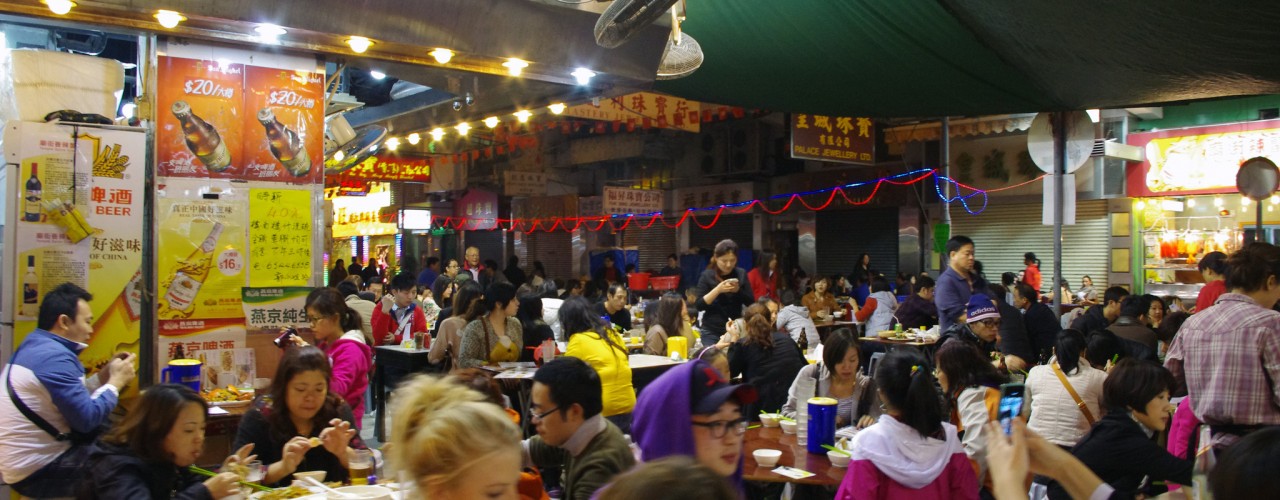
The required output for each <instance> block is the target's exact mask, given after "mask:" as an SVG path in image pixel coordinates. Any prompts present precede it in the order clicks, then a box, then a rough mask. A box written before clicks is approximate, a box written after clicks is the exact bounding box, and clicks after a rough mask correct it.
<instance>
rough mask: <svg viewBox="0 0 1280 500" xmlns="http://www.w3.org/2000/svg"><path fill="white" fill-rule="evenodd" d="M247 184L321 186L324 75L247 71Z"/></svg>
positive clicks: (250, 68)
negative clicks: (259, 182) (269, 183)
mask: <svg viewBox="0 0 1280 500" xmlns="http://www.w3.org/2000/svg"><path fill="white" fill-rule="evenodd" d="M245 82H246V85H245V99H244V103H245V105H244V111H245V112H244V116H243V120H242V122H241V129H242V130H243V133H244V136H243V137H244V154H243V158H244V162H243V164H244V174H243V176H242V177H243V178H244V179H247V180H261V181H275V182H287V183H292V184H317V183H320V182H322V181H323V179H322V177H321V176H322V175H323V169H324V72H323V71H296V70H286V69H276V68H263V67H257V66H246V67H245Z"/></svg>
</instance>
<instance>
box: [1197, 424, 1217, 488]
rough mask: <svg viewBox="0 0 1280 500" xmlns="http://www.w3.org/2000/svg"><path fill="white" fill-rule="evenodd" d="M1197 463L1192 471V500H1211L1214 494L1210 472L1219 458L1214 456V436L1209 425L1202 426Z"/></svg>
mask: <svg viewBox="0 0 1280 500" xmlns="http://www.w3.org/2000/svg"><path fill="white" fill-rule="evenodd" d="M1197 443H1198V444H1197V446H1198V448H1196V458H1195V460H1196V462H1195V465H1194V466H1193V468H1192V469H1191V498H1192V500H1210V499H1212V498H1213V493H1212V492H1211V491H1209V472H1210V471H1212V470H1213V466H1214V464H1215V463H1216V462H1217V458H1216V457H1214V454H1213V434H1212V433H1211V432H1209V426H1208V425H1201V426H1200V439H1199V440H1198V441H1197Z"/></svg>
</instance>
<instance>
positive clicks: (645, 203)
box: [604, 186, 663, 214]
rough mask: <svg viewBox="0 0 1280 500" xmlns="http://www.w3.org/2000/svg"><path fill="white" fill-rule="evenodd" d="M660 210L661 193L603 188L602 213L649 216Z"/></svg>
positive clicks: (610, 187) (611, 187) (661, 206)
mask: <svg viewBox="0 0 1280 500" xmlns="http://www.w3.org/2000/svg"><path fill="white" fill-rule="evenodd" d="M662 209H663V204H662V191H649V190H645V189H629V188H621V187H613V186H605V187H604V212H605V213H607V214H651V213H654V212H661V211H662Z"/></svg>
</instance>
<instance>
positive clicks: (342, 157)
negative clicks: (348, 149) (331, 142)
mask: <svg viewBox="0 0 1280 500" xmlns="http://www.w3.org/2000/svg"><path fill="white" fill-rule="evenodd" d="M345 159H347V155H346V154H343V153H342V151H336V152H334V153H333V161H336V162H339V163H341V162H342V160H345Z"/></svg>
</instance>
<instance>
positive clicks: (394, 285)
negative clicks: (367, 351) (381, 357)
mask: <svg viewBox="0 0 1280 500" xmlns="http://www.w3.org/2000/svg"><path fill="white" fill-rule="evenodd" d="M415 288H416V287H415V283H414V278H413V276H410V275H408V274H406V273H400V274H397V275H396V276H395V277H394V278H391V294H390V295H389V296H387V297H383V298H382V300H380V301H379V302H378V308H377V309H374V311H373V319H372V320H370V326H371V327H372V328H373V332H372V334H373V341H374V343H375V345H399V344H400V343H401V342H403V341H404V339H413V338H416V335H417V334H419V333H424V332H426V331H427V316H426V314H425V313H423V312H422V307H420V306H418V304H417V303H416V302H417V301H416V300H414V299H416V298H417V294H416V293H415V292H416V290H415ZM427 338H430V336H428V337H427Z"/></svg>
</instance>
